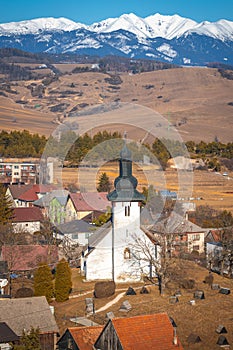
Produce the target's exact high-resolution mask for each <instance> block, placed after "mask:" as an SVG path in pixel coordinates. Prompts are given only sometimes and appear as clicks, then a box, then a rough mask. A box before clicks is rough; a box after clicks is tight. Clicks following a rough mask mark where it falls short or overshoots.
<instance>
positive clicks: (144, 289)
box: [140, 287, 149, 294]
mask: <svg viewBox="0 0 233 350" xmlns="http://www.w3.org/2000/svg"><path fill="white" fill-rule="evenodd" d="M140 294H149V290H148V289H147V288H146V287H142V289H141V290H140Z"/></svg>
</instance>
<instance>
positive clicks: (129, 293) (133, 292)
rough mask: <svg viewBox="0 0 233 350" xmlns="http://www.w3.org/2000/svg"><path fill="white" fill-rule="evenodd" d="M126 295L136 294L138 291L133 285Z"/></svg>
mask: <svg viewBox="0 0 233 350" xmlns="http://www.w3.org/2000/svg"><path fill="white" fill-rule="evenodd" d="M125 295H136V292H135V290H134V289H133V288H132V287H129V288H128V290H127V292H126V293H125Z"/></svg>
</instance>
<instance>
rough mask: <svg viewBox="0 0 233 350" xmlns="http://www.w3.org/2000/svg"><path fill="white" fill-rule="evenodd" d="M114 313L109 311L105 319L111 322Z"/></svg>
mask: <svg viewBox="0 0 233 350" xmlns="http://www.w3.org/2000/svg"><path fill="white" fill-rule="evenodd" d="M114 317H115V316H114V313H113V312H112V311H109V312H107V313H106V319H107V320H112V319H113V318H114Z"/></svg>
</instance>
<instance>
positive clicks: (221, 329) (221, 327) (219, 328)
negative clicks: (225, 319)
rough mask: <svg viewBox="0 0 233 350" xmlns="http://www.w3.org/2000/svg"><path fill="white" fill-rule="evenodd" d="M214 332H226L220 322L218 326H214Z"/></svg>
mask: <svg viewBox="0 0 233 350" xmlns="http://www.w3.org/2000/svg"><path fill="white" fill-rule="evenodd" d="M216 333H218V334H223V333H227V330H226V328H225V327H224V326H223V325H222V324H219V325H218V327H217V328H216Z"/></svg>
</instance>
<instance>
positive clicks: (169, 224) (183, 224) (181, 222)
mask: <svg viewBox="0 0 233 350" xmlns="http://www.w3.org/2000/svg"><path fill="white" fill-rule="evenodd" d="M148 229H150V230H151V231H154V232H158V233H163V232H164V231H165V230H166V232H168V233H191V232H193V233H195V232H205V231H206V229H205V228H202V227H200V226H198V225H196V224H194V223H193V222H191V221H189V220H186V219H185V217H183V216H181V215H179V214H176V213H175V212H173V213H171V215H170V216H169V217H168V218H166V219H162V220H159V221H158V222H156V223H155V224H154V225H153V226H151V227H150V228H149V227H148Z"/></svg>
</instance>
